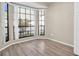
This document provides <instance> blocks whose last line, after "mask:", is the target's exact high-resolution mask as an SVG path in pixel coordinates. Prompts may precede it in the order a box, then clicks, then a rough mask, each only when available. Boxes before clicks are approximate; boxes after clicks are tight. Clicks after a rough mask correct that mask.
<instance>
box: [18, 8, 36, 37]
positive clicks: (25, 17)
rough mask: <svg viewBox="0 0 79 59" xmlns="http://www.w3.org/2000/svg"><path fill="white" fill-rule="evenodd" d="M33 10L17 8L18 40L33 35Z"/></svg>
mask: <svg viewBox="0 0 79 59" xmlns="http://www.w3.org/2000/svg"><path fill="white" fill-rule="evenodd" d="M35 14H36V13H35V9H33V8H28V7H27V8H22V7H19V8H18V18H19V33H20V34H19V38H23V37H29V36H34V35H35Z"/></svg>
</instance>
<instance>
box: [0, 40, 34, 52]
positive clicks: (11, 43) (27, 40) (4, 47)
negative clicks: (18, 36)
mask: <svg viewBox="0 0 79 59" xmlns="http://www.w3.org/2000/svg"><path fill="white" fill-rule="evenodd" d="M31 40H35V39H29V40H23V41H18V42H14V43H11V44H9V45H7V46H5V47H3V48H1V49H0V51H2V50H4V49H6V48H8V47H9V46H12V45H14V44H19V43H22V42H26V41H31Z"/></svg>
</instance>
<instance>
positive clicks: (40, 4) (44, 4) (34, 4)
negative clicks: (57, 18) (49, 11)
mask: <svg viewBox="0 0 79 59" xmlns="http://www.w3.org/2000/svg"><path fill="white" fill-rule="evenodd" d="M13 3H15V4H20V5H25V6H30V7H35V8H48V6H49V5H50V4H51V3H52V2H13Z"/></svg>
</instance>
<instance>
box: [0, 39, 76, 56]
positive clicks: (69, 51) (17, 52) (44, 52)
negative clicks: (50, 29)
mask: <svg viewBox="0 0 79 59" xmlns="http://www.w3.org/2000/svg"><path fill="white" fill-rule="evenodd" d="M0 55H1V56H75V55H74V52H73V47H70V46H66V45H63V44H61V43H58V42H55V41H51V40H48V39H37V40H31V41H28V42H23V43H19V44H15V45H12V46H10V47H8V48H6V49H5V50H3V51H1V52H0Z"/></svg>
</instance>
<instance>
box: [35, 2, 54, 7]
mask: <svg viewBox="0 0 79 59" xmlns="http://www.w3.org/2000/svg"><path fill="white" fill-rule="evenodd" d="M36 3H38V4H42V5H46V6H49V5H50V4H52V3H53V2H36Z"/></svg>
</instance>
